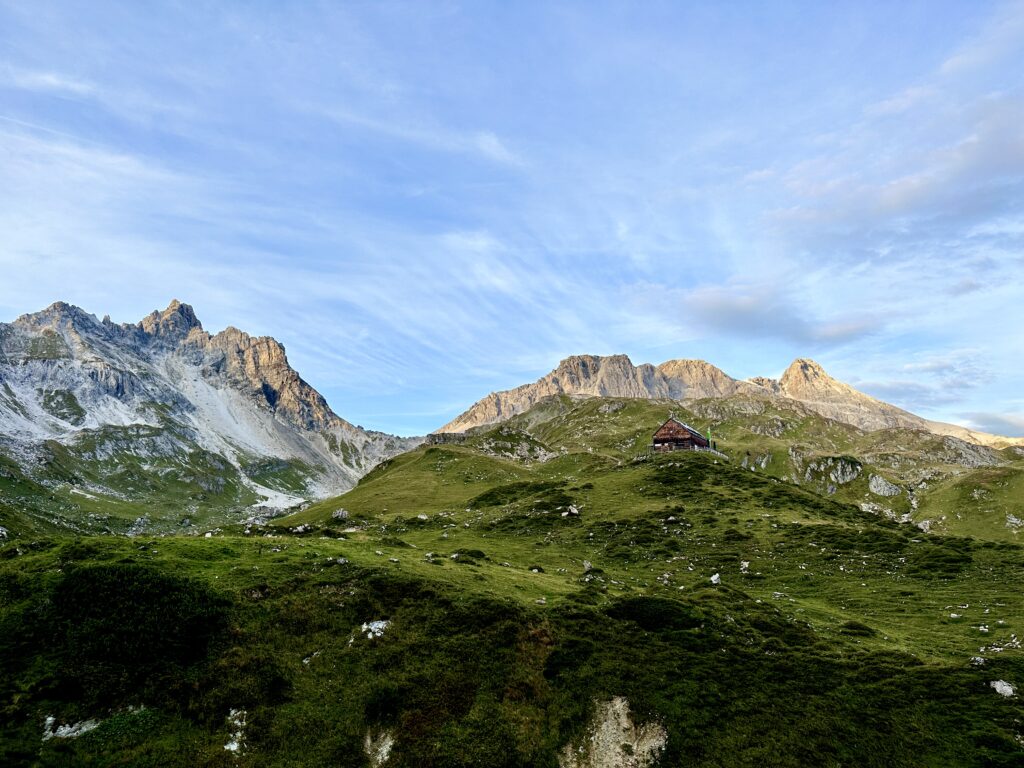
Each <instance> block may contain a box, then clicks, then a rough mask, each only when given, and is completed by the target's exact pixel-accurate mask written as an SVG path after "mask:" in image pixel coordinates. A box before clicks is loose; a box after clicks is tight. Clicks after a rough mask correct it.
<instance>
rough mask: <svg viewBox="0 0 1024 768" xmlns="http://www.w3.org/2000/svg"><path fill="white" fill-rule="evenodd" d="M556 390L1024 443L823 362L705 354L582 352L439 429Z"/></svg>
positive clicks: (492, 415)
mask: <svg viewBox="0 0 1024 768" xmlns="http://www.w3.org/2000/svg"><path fill="white" fill-rule="evenodd" d="M553 395H570V396H572V397H632V398H642V399H671V400H702V399H705V398H728V397H735V396H742V397H754V398H785V399H788V400H794V401H796V402H799V403H802V404H803V405H804V406H805V407H806V408H808V409H810V410H812V411H814V412H816V413H818V414H820V415H822V416H824V417H826V418H829V419H832V420H834V421H838V422H841V423H843V424H849V425H851V426H854V427H857V428H858V429H861V430H864V431H867V432H871V431H876V430H880V429H893V428H899V429H915V430H922V431H926V432H931V433H933V434H937V435H949V436H952V437H957V438H959V439H961V440H966V441H968V442H971V443H975V444H977V445H985V446H991V447H1004V446H1008V445H1024V438H1010V437H1002V436H999V435H991V434H987V433H985V432H976V431H974V430H970V429H967V428H965V427H960V426H957V425H955V424H944V423H942V422H936V421H929V420H928V419H924V418H922V417H920V416H917V415H915V414H913V413H910V412H909V411H905V410H903V409H902V408H897V407H896V406H894V405H890V404H889V403H885V402H882V401H881V400H877V399H875V398H873V397H871V396H870V395H866V394H864V393H863V392H859V391H857V390H856V389H854V388H853V387H851V386H850V385H848V384H845V383H843V382H841V381H839V380H837V379H834V378H832V377H831V376H829V375H828V373H826V372H825V369H824V368H822V367H821V366H820V365H819V364H818V363H816V362H814V361H813V360H810V359H807V358H798V359H797V360H794V361H793V362H792V364H790V366H789V367H788V368H787V369H786V371H785V373H783V374H782V377H781V378H779V379H770V378H765V377H756V378H753V379H749V380H746V381H743V380H739V379H734V378H733V377H731V376H729V375H728V374H727V373H725V372H724V371H722V370H721V369H720V368H717V367H715V366H714V365H712V364H711V363H708V362H706V361H704V360H668V361H666V362H664V363H661V364H660V365H658V366H654V365H650V364H649V363H644V364H641V365H633V363H632V361H631V360H630V359H629V358H628V357H627V356H626V355H610V356H598V355H574V356H572V357H567V358H566V359H564V360H562V361H561V362H560V363H559V364H558V367H557V368H555V369H554V370H553V371H551V373H549V374H547V375H546V376H543V377H542V378H540V379H538V380H537V381H536V382H534V383H533V384H524V385H522V386H519V387H515V388H514V389H509V390H505V391H502V392H492V393H491V394H489V395H487V396H486V397H484V398H482V399H481V400H479V401H477V402H476V403H474V404H473V405H472V406H471V407H470V408H469V409H468V410H467V411H465V412H464V413H462V414H461V415H459V416H457V417H456V418H454V419H452V420H451V421H450V422H448V423H447V424H445V425H444V426H443V427H441V428H440V429H439V430H437V431H438V432H465V431H466V430H469V429H473V428H474V427H479V426H483V425H486V424H495V423H497V422H500V421H504V420H505V419H508V418H511V417H512V416H515V415H517V414H520V413H523V412H524V411H526V410H528V409H529V408H530V407H531V406H533V405H534V404H536V403H537V402H539V401H540V400H543V399H544V398H547V397H551V396H553Z"/></svg>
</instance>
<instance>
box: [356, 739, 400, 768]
mask: <svg viewBox="0 0 1024 768" xmlns="http://www.w3.org/2000/svg"><path fill="white" fill-rule="evenodd" d="M394 746H395V735H394V734H393V733H392V732H391V731H390V730H386V729H385V730H383V731H381V732H380V733H379V734H377V736H376V737H374V735H373V732H372V731H367V732H366V737H365V738H364V739H363V752H364V753H365V754H366V757H367V759H368V760H369V761H370V766H371V768H382V766H383V765H384V764H385V763H387V761H388V758H389V757H391V750H392V749H393V748H394Z"/></svg>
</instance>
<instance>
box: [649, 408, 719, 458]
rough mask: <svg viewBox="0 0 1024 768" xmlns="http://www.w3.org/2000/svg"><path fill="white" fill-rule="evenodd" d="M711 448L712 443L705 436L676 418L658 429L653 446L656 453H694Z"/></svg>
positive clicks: (672, 418) (671, 418)
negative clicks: (694, 451)
mask: <svg viewBox="0 0 1024 768" xmlns="http://www.w3.org/2000/svg"><path fill="white" fill-rule="evenodd" d="M710 447H711V443H710V441H709V440H708V439H707V438H706V437H704V435H702V434H701V433H700V432H698V431H697V430H696V429H694V428H693V427H691V426H690V425H689V424H684V423H683V422H681V421H680V420H679V419H677V418H676V417H675V416H672V417H670V418H669V420H668V421H666V422H665V423H664V424H662V425H661V426H660V427H658V431H657V432H655V433H654V439H653V440H652V444H651V448H653V449H654V450H655V451H693V450H701V449H707V448H710Z"/></svg>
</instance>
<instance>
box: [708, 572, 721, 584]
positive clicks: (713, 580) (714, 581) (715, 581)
mask: <svg viewBox="0 0 1024 768" xmlns="http://www.w3.org/2000/svg"><path fill="white" fill-rule="evenodd" d="M711 583H712V584H721V583H722V577H721V576H719V575H718V574H717V573H716V574H715V575H714V576H712V577H711Z"/></svg>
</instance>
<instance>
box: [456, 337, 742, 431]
mask: <svg viewBox="0 0 1024 768" xmlns="http://www.w3.org/2000/svg"><path fill="white" fill-rule="evenodd" d="M759 390H760V387H758V386H756V385H754V384H751V383H750V382H746V381H737V380H736V379H734V378H732V377H731V376H729V375H727V374H726V373H724V372H723V371H722V370H720V369H718V368H716V367H715V366H713V365H711V364H710V363H706V362H704V361H703V360H669V361H668V362H666V363H662V364H661V365H659V366H658V367H654V366H653V365H650V364H647V363H645V364H643V365H639V366H634V365H633V363H632V362H631V361H630V359H629V358H628V357H626V356H625V355H612V356H610V357H599V356H595V355H576V356H574V357H568V358H566V359H565V360H563V361H562V362H561V363H559V364H558V367H557V368H556V369H555V370H553V371H552V372H551V373H549V374H548V375H547V376H545V377H544V378H542V379H540V380H539V381H537V382H536V383H534V384H525V385H523V386H521V387H516V388H515V389H510V390H507V391H505V392H493V393H491V394H490V395H488V396H487V397H485V398H484V399H483V400H480V401H479V402H477V403H476V404H475V405H473V406H472V407H471V408H470V409H469V410H468V411H466V412H465V413H464V414H462V415H461V416H459V417H457V418H456V419H453V420H452V421H451V422H449V423H448V424H445V425H444V426H443V427H441V429H439V430H437V431H438V432H464V431H466V430H467V429H472V428H473V427H478V426H481V425H483V424H494V423H496V422H499V421H503V420H505V419H507V418H510V417H512V416H515V415H516V414H519V413H523V412H524V411H527V410H529V409H530V408H531V407H532V406H534V405H536V404H537V403H538V402H539V401H540V400H543V399H544V398H546V397H550V396H552V395H570V396H577V397H637V398H671V399H673V400H684V399H699V398H705V397H728V396H730V395H735V394H755V393H757V392H758V391H759Z"/></svg>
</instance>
